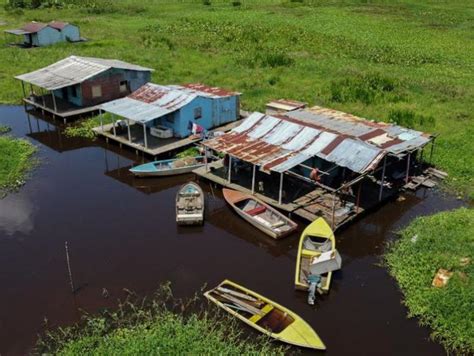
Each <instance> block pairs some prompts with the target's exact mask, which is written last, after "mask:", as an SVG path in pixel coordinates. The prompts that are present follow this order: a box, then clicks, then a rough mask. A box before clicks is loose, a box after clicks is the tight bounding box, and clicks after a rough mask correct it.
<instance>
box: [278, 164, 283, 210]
mask: <svg viewBox="0 0 474 356" xmlns="http://www.w3.org/2000/svg"><path fill="white" fill-rule="evenodd" d="M282 200H283V172H281V173H280V189H279V190H278V204H279V205H281V202H282Z"/></svg>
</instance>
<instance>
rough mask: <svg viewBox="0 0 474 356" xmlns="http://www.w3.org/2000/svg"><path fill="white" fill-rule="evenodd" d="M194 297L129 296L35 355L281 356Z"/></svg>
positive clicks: (43, 343)
mask: <svg viewBox="0 0 474 356" xmlns="http://www.w3.org/2000/svg"><path fill="white" fill-rule="evenodd" d="M200 300H201V298H200V297H198V296H197V295H196V296H194V298H190V299H188V300H178V299H176V298H175V297H174V296H173V294H172V291H171V288H170V285H169V283H165V284H163V285H162V286H161V287H160V288H159V289H158V291H157V292H156V293H155V294H154V295H153V297H152V298H150V299H146V298H145V299H139V298H137V297H134V296H133V294H130V295H129V297H128V298H127V300H125V301H123V302H120V303H119V306H118V308H117V309H116V310H106V311H103V312H102V313H101V314H99V315H90V314H84V316H83V317H82V321H81V323H79V324H78V325H75V326H72V327H65V328H61V327H60V328H58V329H56V330H49V331H47V332H45V333H44V334H43V335H42V336H41V337H40V339H39V340H38V342H37V345H36V349H35V353H37V354H55V355H84V354H87V355H123V354H128V355H131V354H134V355H183V354H195V355H204V354H213V355H218V354H220V355H240V354H246V355H262V354H272V355H283V354H284V352H285V350H286V348H285V347H282V346H277V345H274V344H272V343H271V341H270V339H269V338H268V337H263V336H259V337H257V338H255V337H252V338H250V337H245V336H244V335H243V333H242V328H241V325H240V324H238V322H237V321H236V320H235V319H232V318H231V317H229V316H227V315H226V314H224V313H223V312H221V311H220V310H219V309H218V308H212V309H208V308H207V307H202V306H201V307H200Z"/></svg>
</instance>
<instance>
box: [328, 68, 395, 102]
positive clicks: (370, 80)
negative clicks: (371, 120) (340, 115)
mask: <svg viewBox="0 0 474 356" xmlns="http://www.w3.org/2000/svg"><path fill="white" fill-rule="evenodd" d="M395 89H396V82H395V80H393V79H392V78H389V77H383V76H381V75H379V74H363V75H357V76H355V77H351V78H345V79H342V80H337V81H332V82H331V84H330V92H331V100H332V101H335V102H338V103H346V102H356V101H360V102H362V103H364V104H366V105H369V104H372V103H375V102H377V101H380V100H381V99H383V98H385V97H387V95H388V94H390V93H392V92H393V91H395ZM398 100H399V96H397V95H392V96H391V101H398Z"/></svg>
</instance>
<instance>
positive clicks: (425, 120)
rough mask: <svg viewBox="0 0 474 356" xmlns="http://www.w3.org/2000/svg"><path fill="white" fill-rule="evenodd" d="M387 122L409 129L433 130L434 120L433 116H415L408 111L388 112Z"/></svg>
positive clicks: (396, 110)
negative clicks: (420, 127)
mask: <svg viewBox="0 0 474 356" xmlns="http://www.w3.org/2000/svg"><path fill="white" fill-rule="evenodd" d="M388 121H389V122H392V123H395V124H397V125H400V126H404V127H408V128H411V129H412V128H415V127H417V126H425V127H431V128H433V127H434V125H435V118H434V117H433V116H424V115H420V114H416V113H415V112H413V111H412V110H409V109H395V110H390V112H389V113H388Z"/></svg>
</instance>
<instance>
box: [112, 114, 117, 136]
mask: <svg viewBox="0 0 474 356" xmlns="http://www.w3.org/2000/svg"><path fill="white" fill-rule="evenodd" d="M112 127H113V129H114V136H117V130H116V129H115V115H114V114H112Z"/></svg>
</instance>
